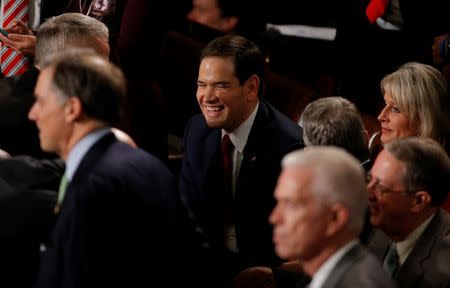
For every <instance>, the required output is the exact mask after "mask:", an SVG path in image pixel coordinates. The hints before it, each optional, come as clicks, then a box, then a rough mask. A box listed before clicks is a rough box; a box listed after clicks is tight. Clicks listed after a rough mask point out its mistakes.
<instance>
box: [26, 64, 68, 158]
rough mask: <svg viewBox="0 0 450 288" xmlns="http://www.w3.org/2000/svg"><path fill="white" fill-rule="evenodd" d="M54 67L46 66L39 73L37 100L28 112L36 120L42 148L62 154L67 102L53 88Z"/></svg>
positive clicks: (29, 116)
mask: <svg viewBox="0 0 450 288" xmlns="http://www.w3.org/2000/svg"><path fill="white" fill-rule="evenodd" d="M52 81H53V69H52V68H46V69H44V70H42V71H41V72H40V73H39V77H38V80H37V83H36V88H35V90H34V94H35V97H36V101H35V102H34V104H33V106H32V107H31V109H30V112H29V113H28V118H29V119H30V120H32V121H34V122H36V126H37V128H38V129H39V140H40V144H41V148H42V150H44V151H46V152H55V153H57V154H58V155H60V156H61V155H62V153H63V151H64V148H65V144H64V143H66V140H67V139H66V132H67V131H68V129H67V125H66V122H67V121H66V117H65V108H66V106H65V104H64V102H63V101H62V99H61V96H60V95H58V93H57V92H56V91H55V90H54V89H53V86H52Z"/></svg>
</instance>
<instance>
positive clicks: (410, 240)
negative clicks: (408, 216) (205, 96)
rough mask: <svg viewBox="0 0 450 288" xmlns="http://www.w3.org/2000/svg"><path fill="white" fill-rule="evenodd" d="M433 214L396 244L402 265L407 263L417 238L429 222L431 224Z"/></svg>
mask: <svg viewBox="0 0 450 288" xmlns="http://www.w3.org/2000/svg"><path fill="white" fill-rule="evenodd" d="M435 214H436V213H434V214H433V215H431V216H430V217H429V218H428V219H427V220H425V221H424V222H423V223H422V224H420V226H419V227H417V228H416V229H415V230H414V231H413V232H411V233H410V234H409V235H408V236H407V237H406V238H405V240H403V241H400V242H396V243H395V246H396V248H397V253H398V260H399V262H400V265H403V263H405V261H406V258H408V255H409V253H410V252H411V250H412V248H413V247H414V244H416V242H417V239H419V237H420V236H421V235H422V234H423V232H424V231H425V229H426V228H427V226H428V224H430V222H431V219H433V216H434V215H435Z"/></svg>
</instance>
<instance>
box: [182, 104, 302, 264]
mask: <svg viewBox="0 0 450 288" xmlns="http://www.w3.org/2000/svg"><path fill="white" fill-rule="evenodd" d="M303 146H304V145H303V140H302V130H301V128H300V127H299V126H298V125H297V124H296V123H294V122H292V121H291V120H289V119H288V118H287V117H285V116H284V115H283V114H281V113H280V112H279V111H278V110H276V109H275V108H273V107H272V106H271V105H270V104H268V103H267V102H265V101H263V100H262V101H260V105H259V108H258V111H257V114H256V117H255V121H254V123H253V126H252V128H251V131H250V134H249V137H248V140H247V144H246V146H245V148H244V152H243V159H242V163H241V168H240V172H239V177H238V180H237V184H236V191H235V195H234V201H233V215H234V220H235V221H234V222H235V227H236V234H237V243H238V247H239V258H240V260H239V262H240V263H239V264H238V265H240V266H241V267H239V268H243V267H247V266H253V265H273V264H276V263H277V262H278V258H277V257H276V255H275V252H274V247H273V243H272V227H271V225H270V224H269V222H268V218H269V215H270V213H271V211H272V209H273V208H274V206H275V199H274V197H273V192H274V188H275V185H276V182H277V179H278V175H279V172H280V169H281V165H280V164H281V159H282V157H283V156H284V155H285V154H286V153H288V152H290V151H293V150H295V149H298V148H302V147H303ZM221 155H222V154H221V130H220V129H211V128H209V127H208V126H207V123H206V121H205V118H204V116H203V115H202V114H200V115H197V116H194V117H193V118H192V119H191V121H190V122H189V124H188V126H187V129H186V132H185V136H184V156H183V164H182V168H181V172H180V183H179V187H180V193H181V197H182V201H183V203H184V205H185V207H187V209H188V211H189V214H190V215H191V217H192V219H193V220H194V222H195V225H196V228H197V231H201V233H198V234H197V235H198V237H199V238H198V239H199V240H200V241H201V242H202V245H203V246H204V247H210V248H211V249H212V250H213V251H214V253H216V254H220V251H223V250H224V245H223V233H224V229H223V224H222V223H223V217H224V215H223V214H224V213H223V211H224V210H223V204H222V198H221V197H222V195H223V187H222V186H223V185H221V183H223V180H222V179H223V176H222V175H223V168H222V157H221ZM219 259H220V258H219ZM222 260H223V259H222ZM219 261H220V260H219ZM220 264H223V263H219V265H220Z"/></svg>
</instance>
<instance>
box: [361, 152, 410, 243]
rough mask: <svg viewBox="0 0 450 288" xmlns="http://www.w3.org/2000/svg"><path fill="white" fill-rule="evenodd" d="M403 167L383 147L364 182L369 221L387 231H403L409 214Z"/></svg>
mask: <svg viewBox="0 0 450 288" xmlns="http://www.w3.org/2000/svg"><path fill="white" fill-rule="evenodd" d="M405 172H406V167H405V165H404V163H403V162H401V161H400V160H398V159H396V158H395V157H394V156H393V155H392V154H391V153H389V151H387V150H386V149H384V150H382V151H381V152H380V154H379V155H378V157H377V158H376V160H375V163H374V164H373V167H372V169H371V171H370V174H371V180H370V182H369V183H368V185H367V191H368V193H369V211H370V222H371V223H372V225H373V226H375V227H377V228H380V229H381V230H383V231H384V232H385V233H386V234H388V235H389V234H390V233H391V231H392V233H395V231H402V230H401V228H402V226H403V223H405V222H404V221H407V219H408V218H409V215H410V214H409V209H410V207H411V205H412V200H413V197H411V196H409V195H408V194H407V193H406V189H405V185H404V181H403V176H404V175H405Z"/></svg>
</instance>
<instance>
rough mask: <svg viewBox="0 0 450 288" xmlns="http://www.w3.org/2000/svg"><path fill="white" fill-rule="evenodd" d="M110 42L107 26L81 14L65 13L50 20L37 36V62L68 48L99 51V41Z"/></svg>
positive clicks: (44, 24)
mask: <svg viewBox="0 0 450 288" xmlns="http://www.w3.org/2000/svg"><path fill="white" fill-rule="evenodd" d="M99 39H102V40H105V41H106V42H108V39H109V32H108V27H106V25H105V24H103V23H102V22H100V21H98V20H97V19H95V18H92V17H89V16H86V15H84V14H81V13H65V14H61V15H59V16H55V17H51V18H48V19H47V20H46V21H45V22H44V23H43V24H42V25H41V26H40V27H39V30H38V33H37V36H36V53H35V60H36V63H37V64H40V62H41V61H42V60H43V59H44V58H46V57H48V56H51V55H52V54H54V53H55V52H58V51H62V50H64V49H67V48H92V49H94V50H96V51H99V50H100V48H99V47H98V45H99V43H98V40H99Z"/></svg>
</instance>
